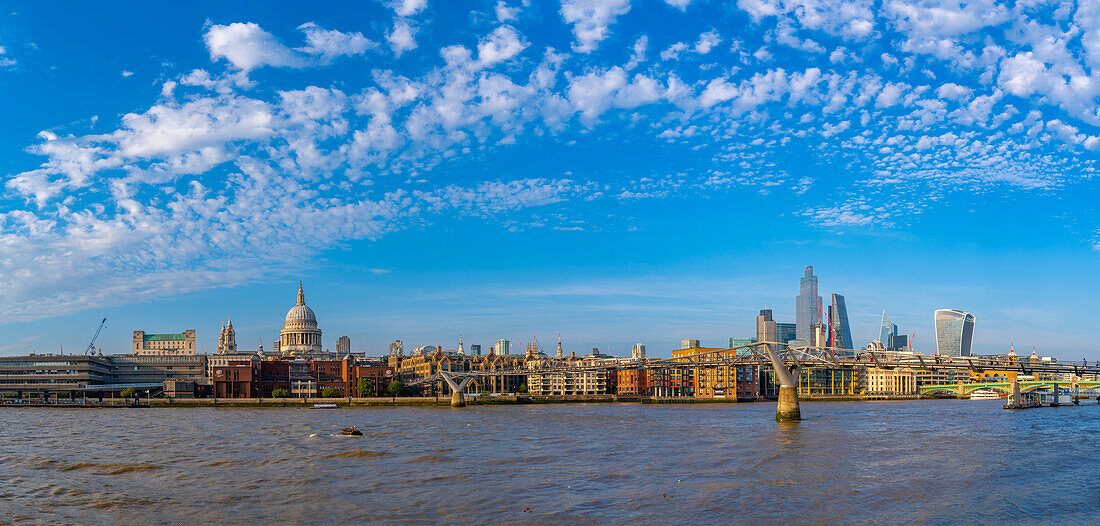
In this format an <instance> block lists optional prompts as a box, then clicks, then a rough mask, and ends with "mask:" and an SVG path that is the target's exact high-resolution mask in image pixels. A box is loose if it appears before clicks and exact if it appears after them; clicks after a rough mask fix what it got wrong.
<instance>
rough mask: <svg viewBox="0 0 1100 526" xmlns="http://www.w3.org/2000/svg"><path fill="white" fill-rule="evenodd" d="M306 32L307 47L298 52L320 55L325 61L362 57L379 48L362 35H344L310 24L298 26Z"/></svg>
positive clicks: (375, 43) (299, 49)
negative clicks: (369, 50)
mask: <svg viewBox="0 0 1100 526" xmlns="http://www.w3.org/2000/svg"><path fill="white" fill-rule="evenodd" d="M298 29H300V30H302V31H303V32H305V35H306V45H305V46H304V47H301V48H298V49H297V51H301V52H302V53H307V54H310V55H319V56H320V57H321V59H322V60H324V61H326V62H327V61H331V60H332V59H334V58H336V57H341V56H351V55H361V54H363V53H365V52H366V51H367V50H368V49H371V48H374V47H376V46H378V43H377V42H374V41H371V40H370V39H368V38H366V37H364V36H363V34H362V33H358V32H356V33H342V32H340V31H336V30H331V29H322V28H320V27H318V26H317V24H314V23H313V22H309V23H306V24H302V25H301V26H298Z"/></svg>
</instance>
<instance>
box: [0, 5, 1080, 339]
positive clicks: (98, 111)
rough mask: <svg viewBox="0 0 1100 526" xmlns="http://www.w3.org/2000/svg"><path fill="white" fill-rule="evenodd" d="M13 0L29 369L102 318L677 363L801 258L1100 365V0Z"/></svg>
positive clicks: (785, 283) (11, 70) (2, 232)
mask: <svg viewBox="0 0 1100 526" xmlns="http://www.w3.org/2000/svg"><path fill="white" fill-rule="evenodd" d="M225 4H226V3H223V2H190V3H188V4H187V5H183V6H165V5H159V4H154V5H149V4H144V3H124V2H118V3H114V4H106V5H104V4H96V5H91V4H74V5H67V6H65V8H64V9H58V8H49V9H46V8H43V7H42V6H41V5H37V4H36V3H32V2H25V3H24V2H14V3H9V4H6V5H5V10H4V12H2V13H0V116H2V117H0V180H2V183H3V184H2V186H0V317H2V319H3V320H4V322H3V323H2V324H0V336H2V337H0V353H4V354H15V353H22V352H27V351H37V352H46V351H55V350H57V349H58V348H59V347H60V346H61V345H64V346H65V349H66V350H71V351H75V350H78V349H79V348H81V347H83V346H84V345H86V342H87V340H88V338H90V336H91V334H92V332H94V329H95V325H96V323H97V322H98V320H99V318H100V317H102V316H107V317H109V318H110V321H109V323H108V329H107V330H106V331H105V332H104V334H103V336H101V343H103V345H104V350H105V352H123V351H125V350H126V348H127V346H128V342H129V338H130V336H129V334H130V331H132V330H135V329H143V330H146V331H153V332H175V331H182V330H184V329H189V328H193V329H196V330H197V331H198V333H199V338H200V348H201V349H206V350H211V351H212V350H213V348H214V346H215V343H216V337H217V329H218V327H219V325H220V323H221V322H222V321H223V320H224V319H225V318H226V317H228V316H232V317H233V320H234V325H235V326H236V327H237V334H238V341H239V342H240V343H241V344H242V347H244V348H254V347H255V345H256V343H258V342H259V340H260V339H262V340H263V342H264V343H265V345H266V346H268V347H270V345H271V342H272V340H273V339H274V338H275V337H277V335H278V331H279V329H280V328H281V324H282V318H283V316H284V315H285V312H286V310H287V309H288V308H289V307H290V306H292V305H293V301H294V294H295V291H296V285H297V281H298V280H302V281H304V282H305V286H306V296H307V302H308V303H309V304H310V306H311V307H313V309H314V310H315V311H316V312H317V314H318V317H319V319H320V324H321V329H322V330H323V331H324V335H325V344H326V346H328V347H335V340H336V338H337V337H338V336H340V335H348V336H350V337H351V339H352V342H353V349H354V350H357V351H366V352H367V353H368V354H381V353H382V352H384V349H385V347H386V345H387V344H388V343H389V342H390V341H392V340H393V339H396V338H400V339H402V340H404V341H405V343H406V346H407V347H412V346H417V345H428V344H432V345H436V344H443V345H445V346H448V347H453V346H455V345H456V340H457V338H458V335H459V333H461V334H462V335H463V337H464V340H465V341H466V343H467V344H470V343H481V344H482V345H486V346H487V345H489V344H491V343H492V342H493V341H495V340H496V339H498V338H502V337H504V338H510V339H511V340H513V342H516V341H523V342H527V341H529V340H530V338H531V337H533V336H537V337H538V339H539V340H540V342H542V343H543V345H544V346H545V347H552V345H553V342H554V340H555V338H556V335H557V334H558V333H561V334H562V338H563V340H564V342H565V346H566V350H567V351H577V352H578V354H581V353H584V352H587V351H588V350H589V349H591V348H592V347H599V348H601V350H604V351H607V350H610V351H612V352H613V353H615V354H625V353H627V352H628V351H629V346H630V345H631V344H632V343H633V342H636V341H641V342H645V343H646V344H647V346H648V348H649V351H650V354H653V355H668V351H669V350H670V349H672V348H674V347H675V346H676V345H677V342H678V341H679V339H681V338H698V339H701V340H702V341H703V343H704V345H714V346H718V345H722V344H724V342H725V340H726V338H728V337H730V336H748V335H751V334H752V333H753V331H754V329H753V327H754V325H753V316H754V315H755V313H756V311H757V310H759V309H760V308H761V307H763V306H768V307H770V308H773V309H774V310H775V311H776V315H777V316H778V317H779V318H780V319H782V320H791V321H793V318H794V312H793V311H794V296H795V295H796V294H797V293H798V277H799V275H800V274H801V269H802V267H803V266H804V265H814V266H815V267H816V269H817V273H818V275H820V276H821V291H822V293H823V295H825V296H827V294H828V293H829V292H833V291H836V292H840V293H842V294H844V295H845V296H846V297H847V302H848V308H849V315H850V318H851V321H852V329H853V336H854V339H855V341H856V344H857V345H860V346H861V345H864V344H865V343H866V342H867V341H868V340H870V339H872V338H873V337H875V335H877V330H878V320H879V315H880V314H881V311H882V310H883V309H886V310H887V311H888V312H889V313H890V315H891V317H892V318H893V320H894V321H895V322H896V323H897V324H898V325H899V326H900V328H901V330H902V331H904V332H906V333H909V334H912V333H916V347H917V349H918V350H923V351H931V350H932V349H933V348H934V347H933V339H932V337H931V336H932V311H933V310H934V309H936V308H959V309H964V310H968V311H970V312H972V313H974V314H975V315H976V317H977V319H978V325H977V330H976V337H975V338H976V340H975V350H976V351H978V352H989V353H992V352H1003V351H1004V350H1006V349H1007V347H1008V346H1009V345H1011V344H1015V345H1016V347H1017V349H1018V350H1020V349H1025V350H1029V349H1030V348H1031V347H1036V348H1038V349H1039V350H1040V352H1042V353H1044V354H1052V355H1055V356H1060V357H1062V358H1064V359H1080V358H1082V357H1088V358H1090V359H1097V358H1100V347H1098V346H1097V345H1096V343H1095V342H1096V339H1095V336H1094V334H1093V333H1094V332H1095V331H1093V330H1092V328H1093V327H1095V326H1097V325H1100V314H1098V312H1097V308H1096V306H1097V300H1096V298H1097V297H1098V296H1100V285H1098V281H1097V278H1096V276H1097V273H1098V271H1100V259H1098V257H1100V220H1098V215H1097V209H1096V207H1097V198H1098V196H1100V191H1098V185H1097V180H1096V175H1095V174H1096V152H1097V150H1098V149H1100V130H1098V125H1100V106H1098V105H1097V97H1098V96H1100V5H1097V4H1095V3H1085V2H1082V3H1080V4H1063V3H1054V2H1016V3H1014V4H999V3H995V2H982V1H978V2H968V3H965V4H960V3H957V2H924V1H910V0H889V1H884V2H880V3H871V2H858V1H857V2H835V1H816V2H793V1H791V2H788V1H773V0H739V1H737V2H718V1H715V0H562V1H549V0H547V1H542V2H536V1H533V0H532V1H525V0H500V1H497V0H493V1H488V0H486V1H469V2H466V1H449V2H440V1H437V0H402V1H394V2H382V1H379V2H346V3H338V2H324V3H320V4H318V5H306V4H303V3H290V2H288V3H285V4H280V3H277V2H234V3H231V4H230V5H225Z"/></svg>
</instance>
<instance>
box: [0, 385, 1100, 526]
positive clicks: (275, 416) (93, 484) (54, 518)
mask: <svg viewBox="0 0 1100 526" xmlns="http://www.w3.org/2000/svg"><path fill="white" fill-rule="evenodd" d="M1001 403H1002V402H999V401H967V400H959V401H955V400H939V401H937V400H924V401H909V402H819V403H805V402H804V403H803V404H802V411H803V414H804V416H805V418H806V419H805V420H803V421H802V422H799V423H793V424H777V423H776V422H775V421H774V420H773V418H774V411H775V405H774V403H754V404H690V405H688V404H685V405H640V404H575V405H571V404H570V405H567V404H562V405H528V406H482V407H467V408H465V409H451V408H445V407H396V408H347V409H335V410H320V409H289V408H271V409H232V408H225V409H222V408H196V409H179V408H173V409H168V408H166V409H56V408H50V409H47V408H41V409H39V408H0V507H2V508H3V510H2V513H0V523H51V524H52V523H69V524H164V523H170V524H185V523H186V524H194V523H210V522H219V523H230V524H256V523H266V522H273V523H302V524H327V523H336V522H343V523H362V522H378V523H389V524H395V523H401V524H415V523H444V524H486V523H489V524H498V523H507V524H512V523H526V524H547V523H564V524H608V523H632V524H686V523H694V524H744V523H749V524H774V523H778V522H789V523H812V524H831V523H836V524H852V523H875V524H877V523H887V522H889V523H896V524H905V523H918V524H957V523H977V524H991V523H999V524H1036V523H1044V524H1053V523H1060V524H1082V523H1095V522H1096V521H1098V520H1100V462H1098V459H1097V452H1098V451H1100V407H1098V406H1096V405H1095V404H1090V405H1084V406H1081V407H1061V408H1044V409H1031V410H1024V411H1006V410H1004V409H1001V407H1000V405H1001ZM345 426H358V427H359V428H360V429H362V430H363V432H364V434H365V436H363V437H339V436H332V434H333V433H337V432H338V431H339V430H340V428H342V427H345Z"/></svg>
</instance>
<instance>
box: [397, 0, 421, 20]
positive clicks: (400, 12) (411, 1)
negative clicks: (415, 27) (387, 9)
mask: <svg viewBox="0 0 1100 526" xmlns="http://www.w3.org/2000/svg"><path fill="white" fill-rule="evenodd" d="M391 5H392V7H393V12H394V13H396V14H397V16H413V15H415V14H417V13H419V12H421V11H423V10H424V8H426V7H428V0H394V1H393V2H392V4H391Z"/></svg>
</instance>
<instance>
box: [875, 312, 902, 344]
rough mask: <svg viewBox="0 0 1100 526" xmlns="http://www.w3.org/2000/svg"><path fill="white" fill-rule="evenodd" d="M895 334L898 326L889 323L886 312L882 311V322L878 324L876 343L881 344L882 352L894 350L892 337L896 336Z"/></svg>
mask: <svg viewBox="0 0 1100 526" xmlns="http://www.w3.org/2000/svg"><path fill="white" fill-rule="evenodd" d="M897 334H898V326H897V325H894V322H892V321H890V316H887V315H886V311H885V310H883V311H882V322H881V323H880V324H879V331H878V341H879V343H881V344H882V348H883V349H884V350H887V351H892V350H894V337H895V336H897Z"/></svg>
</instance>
